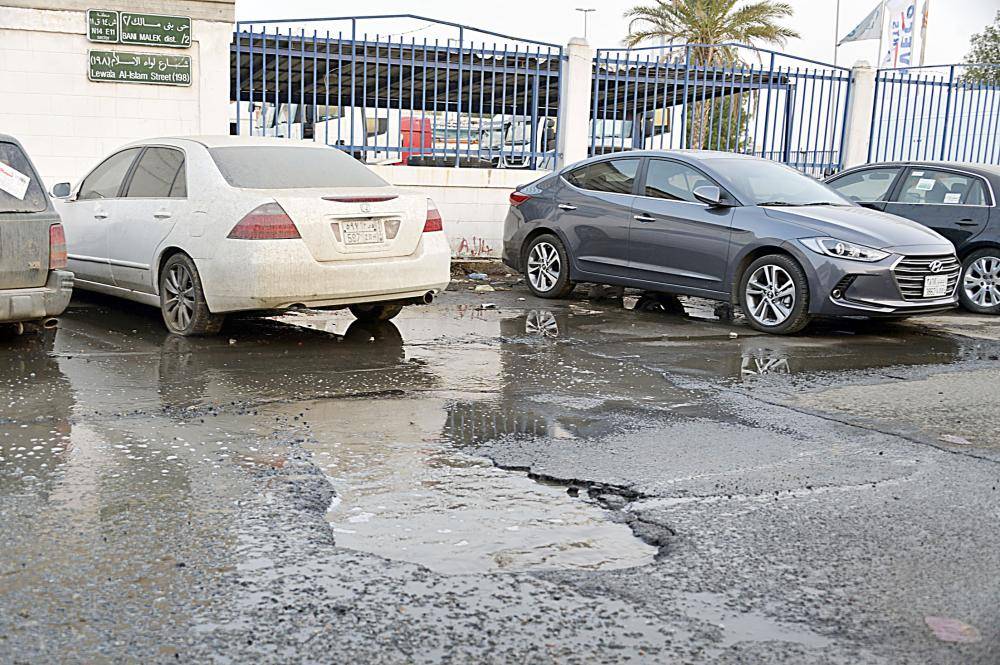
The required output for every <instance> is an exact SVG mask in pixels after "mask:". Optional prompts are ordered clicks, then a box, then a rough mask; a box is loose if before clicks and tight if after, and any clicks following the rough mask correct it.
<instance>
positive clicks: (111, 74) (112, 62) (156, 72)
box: [87, 51, 191, 85]
mask: <svg viewBox="0 0 1000 665" xmlns="http://www.w3.org/2000/svg"><path fill="white" fill-rule="evenodd" d="M87 55H88V60H89V63H90V64H89V69H88V71H87V78H89V79H90V80H91V81H107V82H111V83H151V84H154V85H191V57H190V56H186V55H165V54H162V53H126V52H122V51H90V52H89V53H88V54H87Z"/></svg>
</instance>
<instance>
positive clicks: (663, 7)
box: [624, 0, 799, 65]
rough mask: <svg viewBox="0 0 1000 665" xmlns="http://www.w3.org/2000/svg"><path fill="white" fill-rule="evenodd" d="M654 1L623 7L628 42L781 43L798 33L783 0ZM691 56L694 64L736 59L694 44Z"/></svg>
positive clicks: (787, 5) (724, 50)
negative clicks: (782, 22)
mask: <svg viewBox="0 0 1000 665" xmlns="http://www.w3.org/2000/svg"><path fill="white" fill-rule="evenodd" d="M655 2H656V4H655V5H637V6H635V7H632V8H631V9H629V10H628V11H626V12H625V18H627V19H630V21H629V34H628V36H627V37H626V38H625V40H624V41H625V45H626V46H628V47H629V48H632V47H633V46H636V45H638V44H640V43H641V42H644V41H646V40H649V39H656V38H662V39H664V40H666V41H669V42H683V43H687V44H721V43H723V42H737V43H739V44H746V45H747V46H757V45H761V44H767V45H784V44H785V43H786V42H787V41H788V40H789V39H792V38H795V37H798V36H799V33H797V32H795V31H794V30H792V29H791V28H789V27H786V26H783V25H780V24H779V23H778V22H779V21H780V20H781V19H784V18H788V17H790V16H791V15H792V8H791V6H790V5H789V4H788V3H785V2H774V1H773V0H758V2H751V3H749V4H744V5H742V6H740V7H737V5H738V4H739V0H655ZM691 55H692V59H693V60H694V61H695V62H697V63H698V64H702V65H715V64H720V61H725V62H730V63H731V62H733V61H734V60H735V59H736V56H735V54H733V53H732V52H731V51H730V50H729V49H719V48H713V47H711V46H709V47H706V48H695V49H692V53H691Z"/></svg>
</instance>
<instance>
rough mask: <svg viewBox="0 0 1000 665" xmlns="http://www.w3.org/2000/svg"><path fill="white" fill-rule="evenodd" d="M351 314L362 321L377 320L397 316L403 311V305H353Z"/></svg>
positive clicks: (385, 319)
mask: <svg viewBox="0 0 1000 665" xmlns="http://www.w3.org/2000/svg"><path fill="white" fill-rule="evenodd" d="M350 310H351V314H353V315H354V318H356V319H359V320H361V321H369V322H377V321H388V320H389V319H393V318H396V315H397V314H399V313H400V312H402V311H403V306H402V305H375V304H371V305H351V306H350Z"/></svg>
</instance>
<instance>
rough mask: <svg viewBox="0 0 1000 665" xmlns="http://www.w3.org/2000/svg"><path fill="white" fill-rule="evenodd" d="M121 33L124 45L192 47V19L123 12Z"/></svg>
mask: <svg viewBox="0 0 1000 665" xmlns="http://www.w3.org/2000/svg"><path fill="white" fill-rule="evenodd" d="M119 32H120V34H121V43H122V44H138V45H140V46H166V47H169V48H187V47H189V46H191V19H190V18H188V17H186V16H162V15H160V14H134V13H132V12H122V13H121V22H120V28H119Z"/></svg>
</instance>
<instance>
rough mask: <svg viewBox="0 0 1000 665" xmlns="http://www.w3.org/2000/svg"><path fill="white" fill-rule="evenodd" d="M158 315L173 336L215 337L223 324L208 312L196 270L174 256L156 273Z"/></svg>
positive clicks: (188, 260)
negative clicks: (158, 287)
mask: <svg viewBox="0 0 1000 665" xmlns="http://www.w3.org/2000/svg"><path fill="white" fill-rule="evenodd" d="M160 312H161V313H162V314H163V323H164V324H166V326H167V330H169V331H170V332H172V333H174V334H175V335H185V336H192V335H215V334H216V333H218V332H219V331H220V330H222V324H223V322H225V320H226V317H225V315H224V314H213V313H212V312H211V311H210V310H209V309H208V303H207V301H206V300H205V291H204V289H203V288H202V284H201V277H199V276H198V269H197V268H196V267H195V265H194V261H192V260H191V257H189V256H188V255H187V254H174V255H173V256H171V257H170V258H169V259H167V262H166V263H165V264H164V265H163V270H161V271H160Z"/></svg>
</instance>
